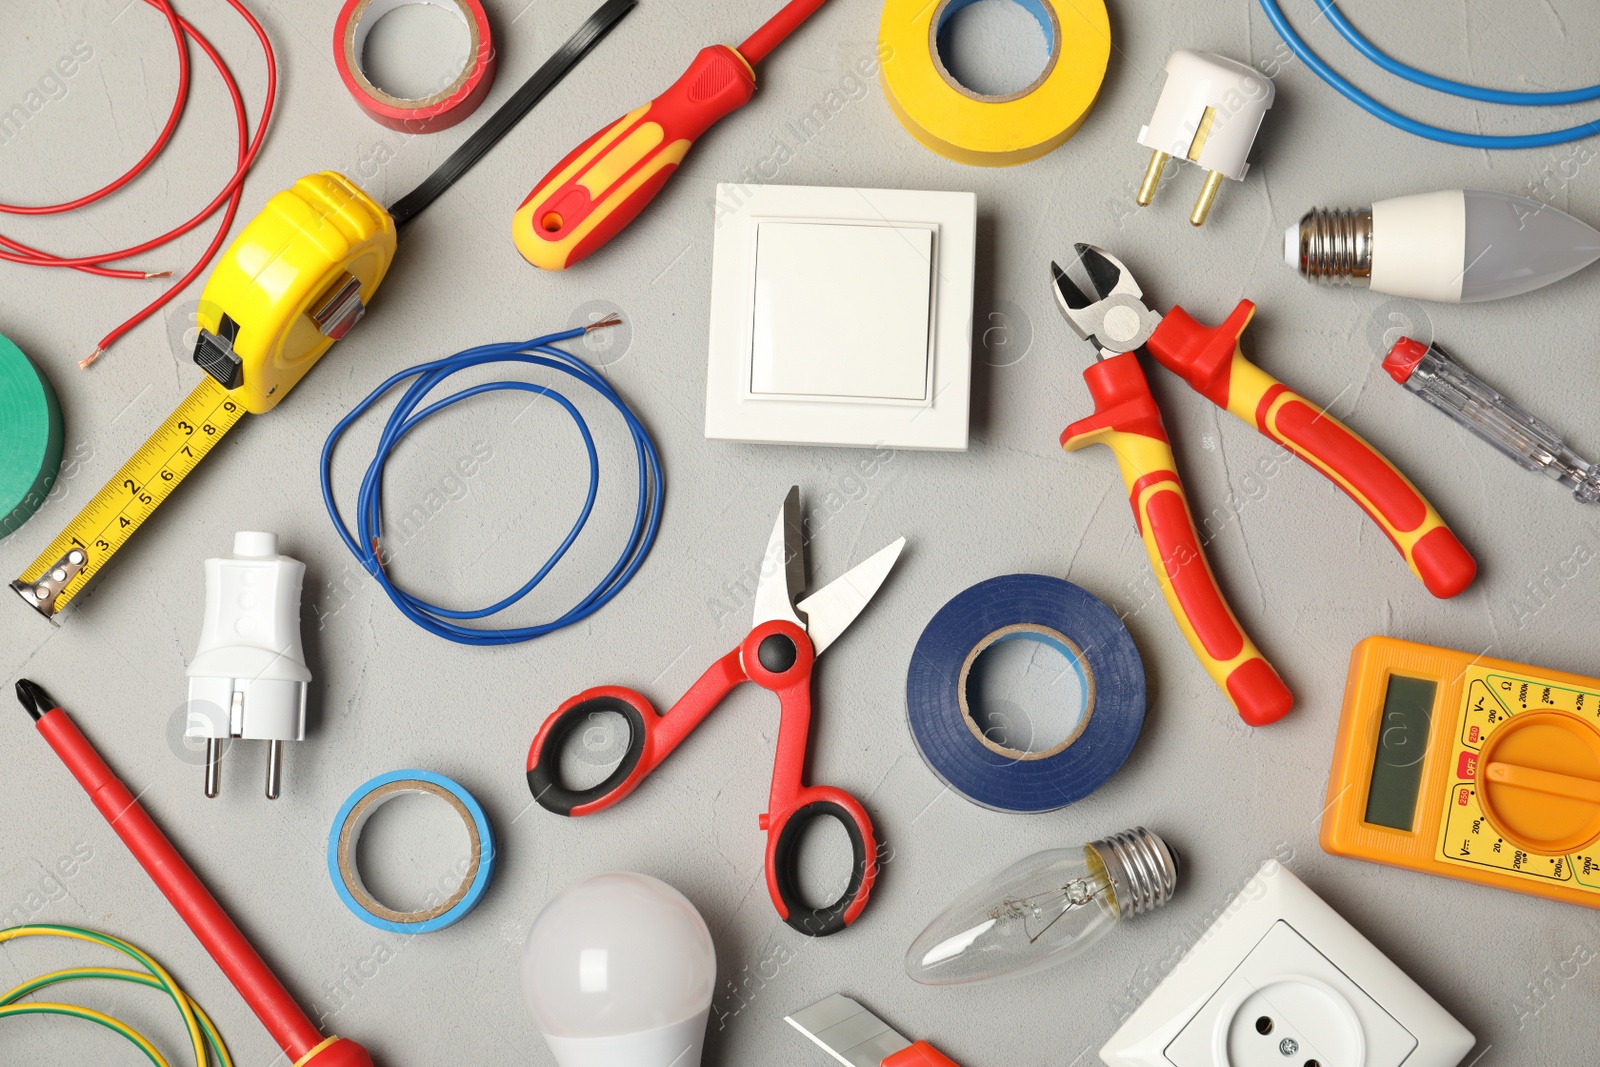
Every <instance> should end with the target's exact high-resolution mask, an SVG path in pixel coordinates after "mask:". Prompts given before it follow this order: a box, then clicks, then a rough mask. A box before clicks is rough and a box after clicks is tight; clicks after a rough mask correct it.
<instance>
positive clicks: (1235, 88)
mask: <svg viewBox="0 0 1600 1067" xmlns="http://www.w3.org/2000/svg"><path fill="white" fill-rule="evenodd" d="M1276 92H1277V90H1276V88H1275V87H1274V86H1273V84H1272V79H1271V78H1269V77H1267V76H1266V75H1265V74H1262V73H1261V72H1260V71H1259V70H1256V69H1255V68H1254V67H1248V66H1246V65H1245V64H1243V63H1238V62H1235V61H1234V60H1231V59H1228V58H1227V57H1225V56H1219V55H1215V54H1213V53H1211V52H1192V51H1190V50H1189V49H1187V48H1185V49H1180V50H1179V51H1176V52H1174V53H1172V56H1171V58H1169V59H1168V60H1167V83H1166V85H1164V86H1163V87H1162V89H1161V98H1160V99H1159V100H1157V101H1156V110H1155V114H1153V115H1151V116H1150V124H1149V125H1148V126H1145V127H1143V128H1141V129H1140V130H1139V143H1140V144H1142V145H1144V146H1145V147H1146V148H1149V149H1151V150H1152V151H1153V152H1154V153H1155V154H1154V155H1152V156H1151V157H1150V166H1149V168H1148V169H1146V171H1145V174H1144V181H1143V182H1142V183H1141V184H1140V186H1139V206H1140V207H1147V206H1149V204H1150V202H1151V201H1152V200H1154V199H1155V196H1156V186H1157V185H1159V184H1160V182H1161V176H1162V174H1163V172H1164V171H1165V170H1166V166H1167V160H1169V159H1173V158H1177V159H1186V160H1188V161H1189V162H1191V163H1195V164H1198V165H1199V166H1200V167H1203V168H1204V169H1205V170H1206V172H1207V173H1206V184H1205V188H1204V189H1202V190H1201V192H1200V199H1199V200H1197V201H1196V202H1195V205H1194V211H1193V212H1192V213H1191V214H1190V215H1189V221H1190V222H1191V223H1193V224H1194V225H1196V226H1200V225H1203V224H1204V223H1205V221H1206V216H1207V215H1208V214H1210V213H1211V204H1212V202H1213V201H1215V200H1216V198H1217V190H1219V189H1220V188H1222V179H1223V178H1231V179H1232V180H1234V181H1243V180H1244V176H1245V174H1246V173H1248V172H1249V170H1250V164H1249V163H1248V162H1247V160H1248V157H1249V155H1250V146H1251V145H1253V144H1255V140H1256V132H1257V131H1258V130H1259V129H1260V128H1261V119H1262V117H1263V116H1265V115H1266V113H1267V109H1268V108H1270V107H1271V106H1272V99H1273V97H1274V96H1275V95H1276Z"/></svg>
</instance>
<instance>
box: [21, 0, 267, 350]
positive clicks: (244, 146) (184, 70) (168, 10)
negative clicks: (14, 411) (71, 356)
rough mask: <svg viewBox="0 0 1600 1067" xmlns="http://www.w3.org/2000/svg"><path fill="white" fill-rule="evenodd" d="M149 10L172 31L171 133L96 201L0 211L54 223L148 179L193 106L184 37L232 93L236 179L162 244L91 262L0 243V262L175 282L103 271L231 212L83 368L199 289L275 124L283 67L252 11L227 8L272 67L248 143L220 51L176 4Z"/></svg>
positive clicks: (160, 2)
mask: <svg viewBox="0 0 1600 1067" xmlns="http://www.w3.org/2000/svg"><path fill="white" fill-rule="evenodd" d="M145 3H147V4H149V5H150V6H151V7H153V8H155V9H156V10H157V11H159V12H160V13H161V14H162V15H163V16H164V17H165V18H166V20H167V25H168V26H169V27H171V29H172V35H173V41H174V43H175V45H176V47H177V52H178V90H177V93H176V96H175V98H174V100H173V105H172V112H171V114H170V115H169V116H168V117H167V122H166V125H165V126H164V127H163V128H162V130H161V132H160V134H158V135H157V137H156V140H155V143H154V144H153V145H151V147H150V150H149V151H148V152H146V153H145V154H144V156H143V157H142V158H141V159H139V161H138V162H136V163H134V165H133V166H132V167H130V168H128V170H127V171H126V172H125V173H124V174H122V176H121V177H119V178H116V179H115V180H113V181H112V182H110V183H108V184H107V185H105V186H103V187H102V188H100V189H97V190H95V191H94V192H92V193H88V194H86V195H84V196H80V197H78V198H77V199H75V200H69V201H64V202H63V203H60V204H48V205H43V206H23V205H17V204H7V203H0V213H3V214H10V215H56V214H61V213H63V212H68V211H75V210H77V209H78V208H81V207H86V206H88V205H90V204H93V203H96V202H97V201H99V200H102V199H104V198H105V197H108V196H110V195H111V194H113V193H115V192H117V191H118V190H120V189H121V188H123V187H124V186H126V185H127V184H128V183H129V182H131V181H133V180H134V179H135V178H137V177H138V176H139V175H140V174H142V173H144V171H145V170H146V169H147V168H148V167H149V166H150V164H151V163H153V162H154V161H155V159H156V157H157V156H158V155H160V154H161V152H162V150H163V149H164V148H165V147H166V145H167V143H168V142H169V141H170V140H171V139H172V135H173V132H174V131H175V130H176V129H177V125H178V119H179V118H180V116H181V115H182V114H183V110H184V107H185V106H186V105H187V102H188V96H189V54H188V48H187V46H186V45H185V43H184V36H185V35H187V36H188V37H189V38H190V39H191V40H193V41H194V42H195V44H197V45H199V46H200V49H201V51H203V52H204V53H205V54H206V57H207V58H209V59H210V60H211V62H212V65H213V66H215V67H216V68H217V73H218V74H220V75H221V76H222V82H223V85H224V87H226V89H227V90H228V96H229V98H230V99H231V100H232V102H233V113H234V120H235V123H236V124H237V126H238V136H239V150H238V157H237V161H236V164H235V169H234V172H233V177H232V178H230V179H229V180H228V183H227V184H226V185H224V186H223V188H222V191H221V192H219V193H218V194H217V195H216V197H215V198H214V199H213V200H212V201H211V202H210V203H209V204H207V205H206V206H205V207H204V208H202V209H201V210H200V211H199V213H197V214H196V215H194V217H192V218H190V219H189V220H188V221H187V222H184V223H183V224H181V225H179V226H176V227H174V228H173V229H171V230H168V231H167V232H166V233H164V234H162V235H161V236H159V237H154V238H151V239H150V240H148V241H145V242H143V243H141V244H137V245H133V246H130V247H128V248H124V249H120V250H118V251H115V252H101V253H97V254H94V255H87V256H74V257H65V256H58V255H55V254H53V253H49V252H42V251H40V250H39V249H36V248H32V247H30V246H28V245H25V244H23V243H21V242H20V241H15V240H12V239H10V238H8V237H5V236H3V235H0V259H3V260H10V261H11V262H13V263H23V264H27V265H29V266H38V267H68V268H71V269H73V270H80V271H84V272H85V273H88V274H98V275H101V276H104V277H111V278H140V279H143V278H159V277H165V276H167V275H170V274H171V273H172V272H171V271H157V272H146V271H140V270H126V269H118V268H108V267H105V266H103V265H102V264H106V263H111V262H115V261H117V260H123V259H127V258H128V257H130V256H136V255H140V254H142V253H144V252H148V251H150V250H151V249H154V248H159V247H161V246H162V245H165V244H167V243H169V242H171V241H173V240H175V239H177V238H179V237H181V236H183V235H184V234H186V233H188V232H189V231H190V230H192V229H194V228H195V227H197V226H199V225H200V224H201V223H202V222H204V221H205V220H206V219H208V218H210V217H211V216H212V215H214V214H216V212H217V210H218V209H219V208H220V207H222V205H223V202H224V201H226V202H227V206H226V208H225V209H224V211H223V218H222V225H221V227H220V228H219V229H218V230H217V234H216V236H215V237H213V238H212V240H211V243H210V244H209V245H207V246H206V250H205V252H204V253H203V254H202V255H201V257H200V259H199V261H198V262H196V263H195V265H194V266H193V267H192V268H190V270H189V271H188V272H187V273H186V274H184V276H183V277H181V278H179V279H178V281H177V282H176V283H175V284H174V285H173V286H172V287H171V288H170V289H168V290H167V291H166V292H165V293H163V294H162V295H161V296H160V297H159V298H158V299H156V300H155V301H153V302H151V303H150V304H149V305H147V306H146V307H145V308H143V309H142V310H140V311H139V312H138V313H137V314H135V315H134V316H133V317H131V318H129V319H128V320H127V321H125V322H124V323H122V325H120V326H118V327H117V328H116V329H114V330H112V331H111V332H110V333H108V334H106V336H105V337H104V338H102V339H101V341H100V343H99V344H98V345H96V346H95V350H94V352H93V353H92V354H91V355H90V356H89V357H88V358H86V359H83V360H81V361H79V363H78V366H79V367H87V366H89V364H91V363H93V362H94V361H95V360H96V359H97V358H98V357H99V356H100V355H101V353H103V352H104V351H105V350H106V349H107V348H109V347H111V345H112V344H113V343H115V342H116V341H117V339H118V338H120V337H121V336H122V335H123V334H125V333H127V332H128V331H129V330H131V329H133V327H135V326H137V325H138V324H139V323H141V322H143V321H144V320H145V319H147V318H149V317H150V316H151V315H152V314H154V313H155V312H156V311H158V310H159V309H160V308H162V307H164V306H165V305H166V304H167V303H168V302H169V301H171V300H172V298H173V297H175V296H177V295H178V293H179V292H181V291H182V290H183V289H184V288H186V287H187V286H188V284H189V283H190V282H192V281H194V279H195V278H196V277H197V276H199V274H200V272H201V271H203V270H205V268H206V267H207V266H208V265H209V264H210V262H211V259H212V257H213V256H215V255H216V254H217V249H218V248H220V247H221V246H222V242H223V240H224V238H226V237H227V235H228V231H229V229H230V228H231V227H232V226H233V219H234V216H235V215H236V214H237V212H238V210H239V200H240V198H241V196H242V195H243V192H244V177H245V175H246V174H247V173H248V172H249V170H250V166H251V165H252V164H253V163H254V162H255V159H256V155H257V154H258V153H259V152H260V150H261V143H262V141H263V140H264V139H265V138H266V133H267V126H268V125H269V123H270V122H271V120H272V110H273V105H274V103H275V101H276V98H277V92H278V64H277V57H276V55H275V54H274V52H273V50H272V41H271V40H270V39H269V38H268V37H267V33H266V30H264V29H262V27H261V23H260V22H258V21H256V18H255V16H254V15H252V14H251V13H250V11H249V10H248V9H247V8H246V7H245V6H244V4H243V3H241V2H240V0H228V5H229V6H230V7H232V8H233V9H234V10H235V11H237V12H238V13H239V15H240V17H241V18H243V19H244V20H245V22H246V23H248V24H249V26H250V28H251V29H252V30H253V31H254V32H255V35H256V38H257V39H258V40H259V41H260V42H261V50H262V53H263V55H264V56H265V57H266V66H267V93H266V100H265V102H264V103H263V105H262V108H261V118H260V120H259V122H258V123H257V125H256V131H255V135H254V137H252V136H251V135H250V127H249V120H248V119H247V117H246V115H245V110H244V96H243V95H242V94H241V93H240V92H239V83H238V82H237V81H235V80H234V77H233V74H232V72H231V71H229V70H228V66H227V64H226V63H224V62H223V59H222V56H221V55H220V54H218V52H217V50H216V49H215V48H213V47H212V46H211V42H210V41H208V40H207V39H206V38H205V36H204V35H202V34H201V33H200V31H198V30H196V29H195V28H194V26H192V25H191V24H190V23H189V22H188V21H187V20H185V19H183V18H182V17H180V16H179V15H178V13H177V12H176V11H175V10H174V9H173V7H172V2H171V0H145Z"/></svg>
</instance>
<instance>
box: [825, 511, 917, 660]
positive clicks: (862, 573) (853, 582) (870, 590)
mask: <svg viewBox="0 0 1600 1067" xmlns="http://www.w3.org/2000/svg"><path fill="white" fill-rule="evenodd" d="M905 547H906V539H905V538H904V537H902V538H900V539H899V540H897V541H895V542H894V543H893V544H890V545H886V546H885V547H883V548H881V549H879V550H878V553H877V555H875V556H872V557H871V558H869V559H866V560H864V561H862V562H860V563H857V564H856V565H855V566H854V567H852V568H850V569H849V570H848V571H846V572H845V573H843V574H841V575H840V576H839V577H837V578H835V579H834V580H833V581H831V582H829V583H828V584H827V585H825V586H823V587H822V588H821V589H818V590H817V591H816V592H815V593H812V594H811V595H810V596H808V597H806V598H805V599H804V600H802V601H800V605H799V606H800V610H801V611H803V612H805V613H806V618H808V619H810V620H811V626H810V628H809V629H808V630H807V633H808V634H809V635H810V637H811V647H812V648H813V649H815V650H816V654H817V655H819V656H820V655H822V650H823V649H825V648H827V647H828V646H829V645H831V644H833V642H834V639H835V638H837V637H838V636H839V635H840V634H842V633H844V632H845V630H846V629H848V628H849V626H850V624H851V623H853V622H855V621H856V616H857V615H860V614H861V609H862V608H864V607H866V606H867V601H869V600H871V599H872V597H873V594H874V593H876V592H877V591H878V587H879V586H880V585H882V584H883V580H884V579H885V578H887V577H889V571H891V570H892V569H893V568H894V564H895V561H896V560H897V559H899V558H900V550H901V549H902V548H905Z"/></svg>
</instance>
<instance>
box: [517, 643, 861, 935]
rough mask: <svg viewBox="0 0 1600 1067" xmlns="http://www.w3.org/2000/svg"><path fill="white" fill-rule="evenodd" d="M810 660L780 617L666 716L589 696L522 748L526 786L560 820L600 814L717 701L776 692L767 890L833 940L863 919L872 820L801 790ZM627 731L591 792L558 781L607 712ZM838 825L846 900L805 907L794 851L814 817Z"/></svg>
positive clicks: (627, 698) (614, 693)
mask: <svg viewBox="0 0 1600 1067" xmlns="http://www.w3.org/2000/svg"><path fill="white" fill-rule="evenodd" d="M815 659H816V654H815V652H814V650H813V648H812V644H811V640H810V638H809V637H807V636H806V633H805V631H804V630H802V629H801V628H800V627H798V626H796V625H794V624H793V623H791V622H788V621H786V620H782V619H777V620H772V621H769V622H764V623H761V624H760V625H758V626H757V627H756V628H755V629H753V630H751V631H750V634H749V636H747V637H746V638H745V639H744V641H743V642H742V643H741V644H740V645H739V647H738V648H736V649H734V650H733V651H732V652H729V653H728V654H727V655H726V656H723V657H722V658H721V659H719V660H717V661H716V662H715V663H713V664H712V665H711V667H710V668H709V669H708V670H707V671H706V672H705V673H704V674H702V675H701V676H700V678H699V679H698V680H697V681H696V682H695V683H694V685H692V686H690V687H689V691H688V692H687V693H685V694H684V695H683V696H682V697H681V698H680V699H679V700H678V702H677V703H676V704H674V705H673V706H672V707H671V708H669V709H668V710H667V712H666V713H665V714H662V713H661V712H658V711H657V710H656V709H655V706H654V705H652V704H651V703H650V701H649V700H648V699H647V698H646V697H645V696H644V695H643V694H641V693H639V692H636V691H635V690H632V689H627V688H623V687H621V686H599V687H596V688H594V689H588V690H585V691H584V692H582V693H579V694H578V695H577V696H575V697H573V698H572V699H571V700H568V701H567V702H566V703H564V704H562V705H561V706H560V707H559V708H557V709H556V711H555V713H554V714H552V715H551V716H550V717H549V718H548V719H546V720H545V722H544V725H543V726H542V727H540V728H539V733H538V735H537V736H536V737H534V739H533V745H532V746H531V747H530V748H529V749H528V788H529V789H530V790H532V791H533V797H534V799H535V800H536V801H538V803H539V804H540V806H541V807H543V808H545V809H546V810H548V811H553V812H555V813H556V814H558V815H572V816H580V815H589V814H592V813H593V812H597V811H603V810H604V809H606V808H609V807H610V806H611V805H613V804H615V803H617V802H618V801H620V800H622V799H623V798H624V797H626V796H627V795H628V794H629V793H631V792H633V791H634V789H636V788H637V787H638V785H639V783H640V782H642V781H643V780H644V778H645V776H646V775H648V774H649V773H650V772H651V771H653V770H655V769H656V768H657V767H658V766H660V765H661V763H662V761H664V760H665V759H666V758H667V757H668V756H670V755H671V754H672V753H673V751H674V750H675V749H676V748H677V747H678V746H679V745H680V744H682V743H683V740H684V738H686V737H688V736H689V734H690V733H692V732H693V731H694V728H695V727H697V726H699V725H700V723H701V722H702V721H703V720H704V719H705V717H706V716H707V715H709V714H710V713H711V710H712V709H713V708H715V707H716V706H717V705H718V704H719V703H721V701H722V699H723V697H725V696H727V695H728V693H729V692H730V691H731V690H732V689H733V688H734V686H736V685H738V684H739V683H741V682H744V681H751V682H754V683H756V684H757V685H759V686H761V687H762V688H763V689H767V690H771V691H772V692H774V693H776V694H778V703H779V706H780V708H781V716H782V717H781V719H780V721H779V726H778V746H777V752H776V753H775V755H774V757H773V764H772V792H771V795H770V797H769V798H768V802H767V811H766V813H765V814H763V815H762V816H761V819H760V827H761V829H763V830H765V831H766V832H767V854H766V872H767V892H768V893H770V894H771V896H772V903H773V906H774V907H775V908H777V910H778V915H779V916H780V917H781V918H782V919H783V921H784V922H786V923H788V924H789V925H790V926H792V927H794V928H795V929H796V930H799V931H800V932H801V933H805V934H810V935H811V936H813V937H823V936H825V935H827V934H832V933H837V932H838V931H840V930H842V929H844V928H845V927H846V926H848V925H849V924H850V923H852V922H854V921H855V920H856V918H857V916H859V915H860V914H861V909H862V908H864V907H865V906H866V903H867V897H868V895H869V894H870V893H871V892H872V885H873V882H874V881H876V880H877V875H878V862H877V857H878V845H877V838H876V836H875V835H874V834H873V830H872V820H871V819H869V818H868V817H867V813H866V810H865V809H864V808H862V806H861V804H860V802H859V801H857V800H856V799H855V798H854V797H852V796H851V795H850V794H848V793H846V792H844V791H843V790H841V789H834V788H832V787H829V786H817V785H812V786H808V785H806V784H805V783H804V777H805V760H806V745H807V741H808V736H809V734H810V730H811V667H812V664H813V663H814V662H815ZM608 712H611V713H616V714H618V715H621V716H622V717H623V719H624V720H625V721H626V722H627V724H628V748H627V751H626V752H625V753H624V754H623V757H622V761H621V762H620V763H618V764H617V766H616V768H615V769H614V770H612V772H611V774H610V775H608V776H607V777H606V779H605V780H604V781H602V782H600V783H599V784H597V785H594V786H591V787H589V788H587V789H572V788H569V787H567V786H566V785H565V783H563V782H562V780H561V754H562V752H563V751H564V750H565V749H566V747H567V746H568V745H569V744H571V743H572V742H573V741H574V740H575V739H581V734H582V731H583V730H584V729H585V728H586V727H592V726H594V725H596V724H597V722H598V720H599V717H600V716H602V715H604V714H605V713H608ZM822 817H831V818H834V819H837V820H839V822H840V824H841V825H842V826H844V828H845V832H846V834H847V835H848V836H849V838H850V848H851V852H852V854H853V865H852V869H851V872H850V879H849V883H848V884H847V886H846V887H845V890H844V893H843V894H842V895H841V896H840V897H839V899H837V900H835V901H834V902H833V903H832V904H829V905H827V906H825V907H821V908H816V907H812V906H811V905H809V904H808V903H807V902H806V901H805V899H804V896H803V894H802V893H801V892H800V885H799V871H798V859H799V846H800V840H801V838H802V836H803V832H804V830H805V827H806V826H807V825H809V824H810V823H811V822H812V820H814V819H817V818H822Z"/></svg>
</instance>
